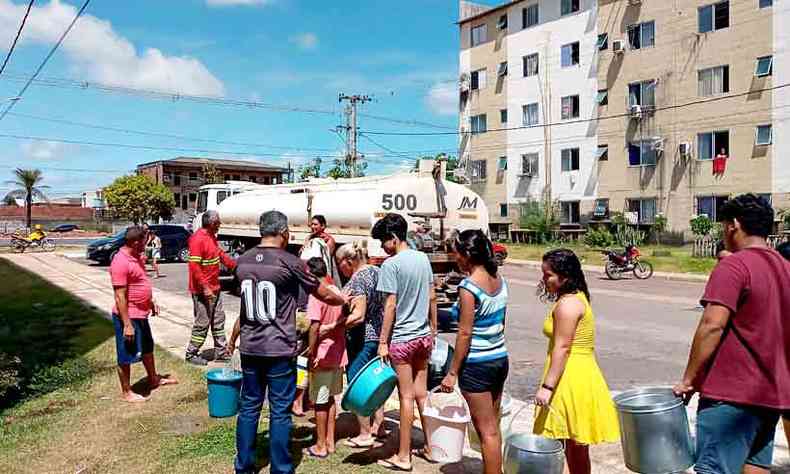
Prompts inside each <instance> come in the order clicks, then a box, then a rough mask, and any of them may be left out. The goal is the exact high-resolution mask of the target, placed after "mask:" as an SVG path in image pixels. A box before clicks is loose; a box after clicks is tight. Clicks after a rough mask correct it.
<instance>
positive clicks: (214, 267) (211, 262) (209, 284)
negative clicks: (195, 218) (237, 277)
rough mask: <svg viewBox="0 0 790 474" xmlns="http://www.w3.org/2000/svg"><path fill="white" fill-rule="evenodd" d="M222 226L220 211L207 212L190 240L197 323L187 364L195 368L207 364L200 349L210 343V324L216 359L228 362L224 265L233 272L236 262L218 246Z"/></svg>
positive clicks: (190, 289)
mask: <svg viewBox="0 0 790 474" xmlns="http://www.w3.org/2000/svg"><path fill="white" fill-rule="evenodd" d="M221 224H222V223H221V222H220V219H219V214H218V213H217V211H206V212H204V213H203V227H202V228H201V229H198V231H197V232H195V233H194V234H192V237H190V238H189V292H190V293H192V306H193V308H194V315H195V322H194V325H193V326H192V337H191V338H190V340H189V345H188V346H187V351H186V361H187V362H189V363H191V364H195V365H207V364H208V361H207V360H206V359H204V358H203V357H201V356H200V348H201V347H202V346H203V343H204V342H205V341H206V336H207V335H208V329H209V325H210V326H211V335H212V336H213V337H214V359H215V360H219V361H227V360H229V358H230V354H228V353H227V352H226V349H225V346H226V344H227V343H226V340H225V310H224V309H223V308H222V294H221V292H220V285H219V271H220V262H222V265H224V266H225V267H226V268H228V269H229V270H233V269H234V268H236V262H234V261H233V259H232V258H230V257H228V255H227V254H226V253H225V252H224V251H223V250H222V249H221V248H220V247H219V244H217V232H219V227H220V225H221Z"/></svg>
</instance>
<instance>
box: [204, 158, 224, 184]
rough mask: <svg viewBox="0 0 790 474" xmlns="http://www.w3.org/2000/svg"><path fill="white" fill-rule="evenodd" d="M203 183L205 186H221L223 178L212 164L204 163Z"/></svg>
mask: <svg viewBox="0 0 790 474" xmlns="http://www.w3.org/2000/svg"><path fill="white" fill-rule="evenodd" d="M203 181H204V182H205V184H223V183H224V182H225V178H224V177H223V176H222V173H220V172H219V170H217V167H216V166H214V163H206V164H204V165H203Z"/></svg>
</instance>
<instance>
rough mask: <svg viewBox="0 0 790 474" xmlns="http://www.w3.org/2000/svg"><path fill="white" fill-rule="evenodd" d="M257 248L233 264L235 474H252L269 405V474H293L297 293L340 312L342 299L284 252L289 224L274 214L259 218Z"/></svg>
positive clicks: (342, 297) (270, 213) (299, 261)
mask: <svg viewBox="0 0 790 474" xmlns="http://www.w3.org/2000/svg"><path fill="white" fill-rule="evenodd" d="M259 225H260V232H261V244H260V245H258V246H257V247H254V248H252V249H250V250H248V251H247V252H246V253H245V254H244V255H242V256H241V257H239V259H238V260H237V267H236V276H237V278H238V279H239V281H240V282H241V311H240V314H239V319H238V320H237V321H236V326H235V327H234V328H233V333H232V335H231V339H230V341H229V349H230V350H231V351H232V350H233V348H234V347H235V345H236V340H237V339H238V338H239V336H241V344H240V347H239V350H240V352H241V367H242V372H243V380H242V390H241V407H240V410H239V417H238V421H237V425H236V450H237V453H238V454H237V455H236V461H235V469H236V472H237V473H247V472H253V471H254V469H255V461H256V455H255V451H256V435H257V431H258V421H259V419H260V415H261V406H262V405H263V401H264V398H266V397H267V391H268V399H269V433H270V434H269V437H270V460H271V465H270V472H272V473H273V474H281V473H282V474H286V473H292V472H294V467H293V462H292V460H291V455H290V452H289V450H288V442H289V439H290V436H291V413H290V407H291V404H292V403H293V400H294V395H295V393H296V360H295V356H296V342H297V339H296V308H297V299H298V298H299V289H300V288H302V289H303V290H304V291H305V292H306V293H307V294H311V295H313V296H315V297H316V298H318V299H319V300H321V301H323V302H325V303H327V304H330V305H333V306H339V305H342V304H345V303H346V299H347V298H346V297H344V296H343V295H341V294H340V293H338V292H337V291H333V290H331V289H329V287H327V286H326V285H325V284H323V283H321V282H319V281H318V279H317V278H316V277H314V276H313V275H311V274H310V273H309V271H308V270H307V267H306V265H305V263H304V262H303V261H302V260H300V259H299V258H298V257H296V256H295V255H292V254H290V253H288V252H287V251H286V250H285V248H286V246H287V245H288V241H289V240H290V239H289V238H290V234H289V232H288V218H287V217H286V216H285V215H284V214H282V213H281V212H278V211H269V212H266V213H264V214H262V215H261V217H260V222H259Z"/></svg>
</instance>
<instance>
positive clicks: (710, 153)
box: [697, 130, 730, 160]
mask: <svg viewBox="0 0 790 474" xmlns="http://www.w3.org/2000/svg"><path fill="white" fill-rule="evenodd" d="M722 151H723V152H724V155H726V156H729V155H730V132H729V131H728V130H719V131H714V132H705V133H700V134H697V159H698V160H712V159H713V158H715V157H716V155H718V154H719V153H721V152H722Z"/></svg>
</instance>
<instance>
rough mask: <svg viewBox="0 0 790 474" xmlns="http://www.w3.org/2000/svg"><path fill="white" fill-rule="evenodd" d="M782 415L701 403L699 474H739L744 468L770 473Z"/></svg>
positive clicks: (698, 430)
mask: <svg viewBox="0 0 790 474" xmlns="http://www.w3.org/2000/svg"><path fill="white" fill-rule="evenodd" d="M779 415H780V413H779V412H778V411H776V410H770V409H765V408H760V407H753V406H746V405H737V404H734V403H729V402H721V401H716V400H710V399H705V398H703V399H701V400H700V403H699V410H698V411H697V463H696V466H695V468H694V469H695V471H696V472H697V473H698V474H740V473H741V471H742V469H743V466H744V464H750V465H752V466H757V467H762V468H766V469H769V468H770V467H771V463H772V462H773V454H774V434H775V433H776V423H777V422H778V421H779Z"/></svg>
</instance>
